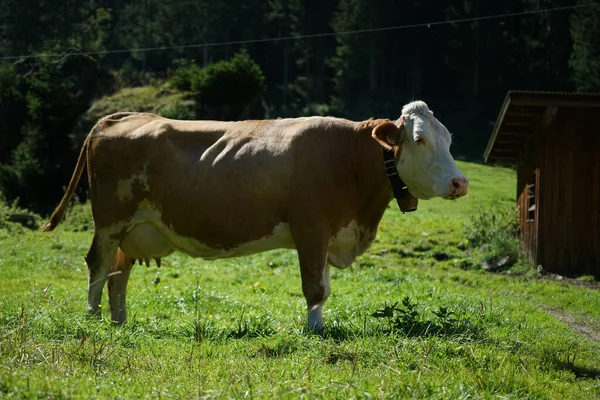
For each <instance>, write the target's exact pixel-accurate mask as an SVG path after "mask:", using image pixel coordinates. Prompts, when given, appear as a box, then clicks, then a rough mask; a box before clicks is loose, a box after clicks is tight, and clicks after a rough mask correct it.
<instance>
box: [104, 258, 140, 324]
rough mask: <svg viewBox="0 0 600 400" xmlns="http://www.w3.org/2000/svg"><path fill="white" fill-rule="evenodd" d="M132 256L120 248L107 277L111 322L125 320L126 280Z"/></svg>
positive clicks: (131, 264)
mask: <svg viewBox="0 0 600 400" xmlns="http://www.w3.org/2000/svg"><path fill="white" fill-rule="evenodd" d="M133 263H134V261H133V258H131V257H129V256H128V255H126V254H125V253H123V251H121V249H119V250H117V255H116V257H115V260H114V262H113V264H112V268H111V271H110V275H109V277H108V302H109V303H110V318H111V320H112V322H114V323H117V324H119V325H120V324H123V323H124V322H125V321H126V320H127V282H128V281H129V273H130V272H131V268H133Z"/></svg>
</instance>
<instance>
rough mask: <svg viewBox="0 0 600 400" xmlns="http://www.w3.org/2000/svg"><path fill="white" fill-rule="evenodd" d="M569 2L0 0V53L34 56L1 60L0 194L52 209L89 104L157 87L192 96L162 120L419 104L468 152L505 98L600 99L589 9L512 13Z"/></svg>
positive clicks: (597, 18)
mask: <svg viewBox="0 0 600 400" xmlns="http://www.w3.org/2000/svg"><path fill="white" fill-rule="evenodd" d="M573 3H574V0H508V1H502V2H492V1H484V0H449V1H441V0H411V1H403V2H399V1H394V0H334V1H330V2H323V1H319V0H289V1H284V0H268V1H260V0H246V1H239V0H227V1H212V0H186V1H179V2H175V1H158V0H131V1H128V2H121V1H116V0H94V1H89V2H87V1H86V2H80V1H76V0H61V1H56V0H43V1H33V0H0V57H6V56H20V55H27V54H42V55H49V57H41V58H35V59H33V58H27V57H21V58H20V59H19V58H17V59H14V58H10V59H7V60H4V62H2V63H0V118H1V121H0V122H1V124H0V171H1V172H0V191H1V192H3V193H4V196H5V197H6V198H8V199H9V200H13V199H15V198H17V197H18V198H19V199H20V201H21V203H22V205H24V206H27V207H32V205H33V204H35V207H39V208H40V209H47V208H48V207H51V206H52V205H54V204H55V203H56V201H57V200H58V198H59V197H60V195H59V192H61V190H62V187H63V186H64V185H66V183H67V182H68V179H69V176H70V173H71V168H72V160H73V159H74V157H75V155H74V153H73V151H72V150H71V149H73V148H76V147H78V146H79V144H80V143H70V142H69V139H68V137H69V135H70V134H71V133H72V132H71V131H72V129H73V126H79V125H76V124H74V121H75V120H76V119H77V118H78V115H79V114H80V113H82V112H83V111H85V109H86V108H87V107H88V106H89V104H90V102H91V101H92V99H93V98H94V97H99V96H101V95H106V94H111V93H113V92H115V91H116V90H118V89H119V88H121V87H128V86H141V85H147V84H149V83H155V82H160V81H165V80H169V81H170V84H171V86H172V87H173V88H175V89H176V90H181V91H185V92H186V93H187V92H191V93H193V98H194V99H195V100H196V105H195V106H193V107H190V103H189V102H188V101H187V100H186V102H185V103H184V102H180V103H179V104H173V105H172V106H170V107H168V108H166V109H165V110H163V114H165V115H169V116H175V117H181V118H192V117H193V118H226V119H239V118H261V117H278V116H300V115H313V114H332V115H336V116H343V117H347V118H351V119H364V118H369V117H388V118H397V117H398V114H399V113H400V110H401V107H402V105H403V104H405V103H406V102H408V101H410V100H413V99H416V98H419V99H423V100H425V101H427V102H428V103H429V104H430V105H431V106H432V108H433V109H434V110H435V112H436V115H438V116H440V118H441V119H442V120H444V122H445V123H446V125H448V126H449V127H451V128H452V130H453V131H454V132H453V133H454V135H455V137H456V140H455V142H456V143H457V145H458V146H459V147H458V148H457V149H455V151H459V152H463V153H468V154H471V155H473V154H474V155H476V156H480V152H481V148H482V146H483V145H484V144H485V142H486V140H487V138H488V136H489V122H490V121H493V120H494V119H495V118H496V116H497V112H498V108H499V106H500V104H501V102H502V100H503V98H504V96H505V94H506V91H507V90H511V89H541V90H573V89H577V90H586V91H590V90H600V50H599V49H600V47H599V46H598V37H600V6H598V5H591V6H589V5H587V6H585V7H581V8H576V9H563V10H557V11H553V12H534V13H528V14H524V15H515V14H518V13H521V12H523V11H536V10H543V9H552V8H559V7H565V6H571V5H573ZM587 3H588V2H587V1H583V0H579V1H577V2H576V4H577V5H586V4H587ZM493 15H504V16H503V17H497V18H488V17H489V16H493ZM322 33H326V34H328V35H325V36H324V35H321V34H322ZM329 34H332V35H329ZM270 38H280V40H269V39H270ZM73 53H83V54H89V57H86V56H81V55H79V56H64V54H73ZM57 54H59V55H61V54H62V55H63V56H59V57H56V55H57ZM192 60H195V62H192ZM90 61H91V62H90ZM82 135H83V133H81V132H77V134H75V135H73V136H74V137H81V136H82ZM465 143H466V144H467V145H468V146H467V147H469V148H466V147H465V146H464V145H463V147H462V148H461V147H460V146H461V144H465ZM473 151H474V153H473Z"/></svg>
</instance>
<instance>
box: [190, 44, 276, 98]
mask: <svg viewBox="0 0 600 400" xmlns="http://www.w3.org/2000/svg"><path fill="white" fill-rule="evenodd" d="M202 71H203V73H202V74H197V75H194V76H193V78H194V79H193V80H192V91H194V92H196V93H198V95H199V97H200V101H201V102H202V103H203V104H206V105H209V106H223V105H231V104H247V103H250V102H251V101H252V100H253V99H254V98H255V97H256V96H258V95H260V94H261V93H262V92H263V90H264V89H265V83H264V81H265V77H264V76H263V73H262V71H261V69H260V67H259V66H258V64H256V63H255V62H254V61H253V60H252V59H251V58H250V56H249V55H248V53H247V52H246V51H245V50H242V51H240V52H239V53H237V54H236V55H235V56H233V58H232V59H231V61H219V62H217V63H215V64H211V65H209V66H207V67H206V68H204V69H203V70H202Z"/></svg>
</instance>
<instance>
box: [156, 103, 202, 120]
mask: <svg viewBox="0 0 600 400" xmlns="http://www.w3.org/2000/svg"><path fill="white" fill-rule="evenodd" d="M158 113H159V114H160V115H161V116H163V117H165V118H171V119H187V120H192V119H194V118H195V112H194V105H193V104H189V103H187V102H183V101H175V102H174V103H173V104H170V105H168V106H166V107H165V108H163V109H162V110H160V111H159V112H158Z"/></svg>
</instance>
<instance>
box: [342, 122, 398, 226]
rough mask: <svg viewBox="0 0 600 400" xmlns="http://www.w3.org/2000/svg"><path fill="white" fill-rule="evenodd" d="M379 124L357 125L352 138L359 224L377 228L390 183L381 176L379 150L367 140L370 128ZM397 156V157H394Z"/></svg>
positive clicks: (381, 168) (385, 177)
mask: <svg viewBox="0 0 600 400" xmlns="http://www.w3.org/2000/svg"><path fill="white" fill-rule="evenodd" d="M380 122H381V121H378V120H372V121H365V122H362V123H360V124H359V126H358V129H357V135H356V142H357V146H356V153H355V157H354V160H353V161H354V163H355V164H356V165H357V171H359V173H358V185H359V188H360V195H361V196H363V199H362V200H363V201H362V202H361V203H362V207H361V209H360V210H359V222H360V223H361V224H364V225H369V226H373V225H375V226H376V225H378V224H379V221H380V220H381V218H382V217H383V213H384V212H385V209H386V207H387V205H388V204H389V203H390V201H391V200H392V199H393V197H394V196H393V191H392V186H391V184H390V181H389V179H388V177H387V176H386V173H385V168H384V164H383V161H384V159H383V152H382V151H381V149H382V148H381V146H380V145H379V144H378V143H377V142H376V141H375V140H374V139H373V138H372V137H371V133H372V131H373V128H375V127H376V126H377V125H378V124H379V123H380ZM396 156H398V154H397V155H396Z"/></svg>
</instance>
